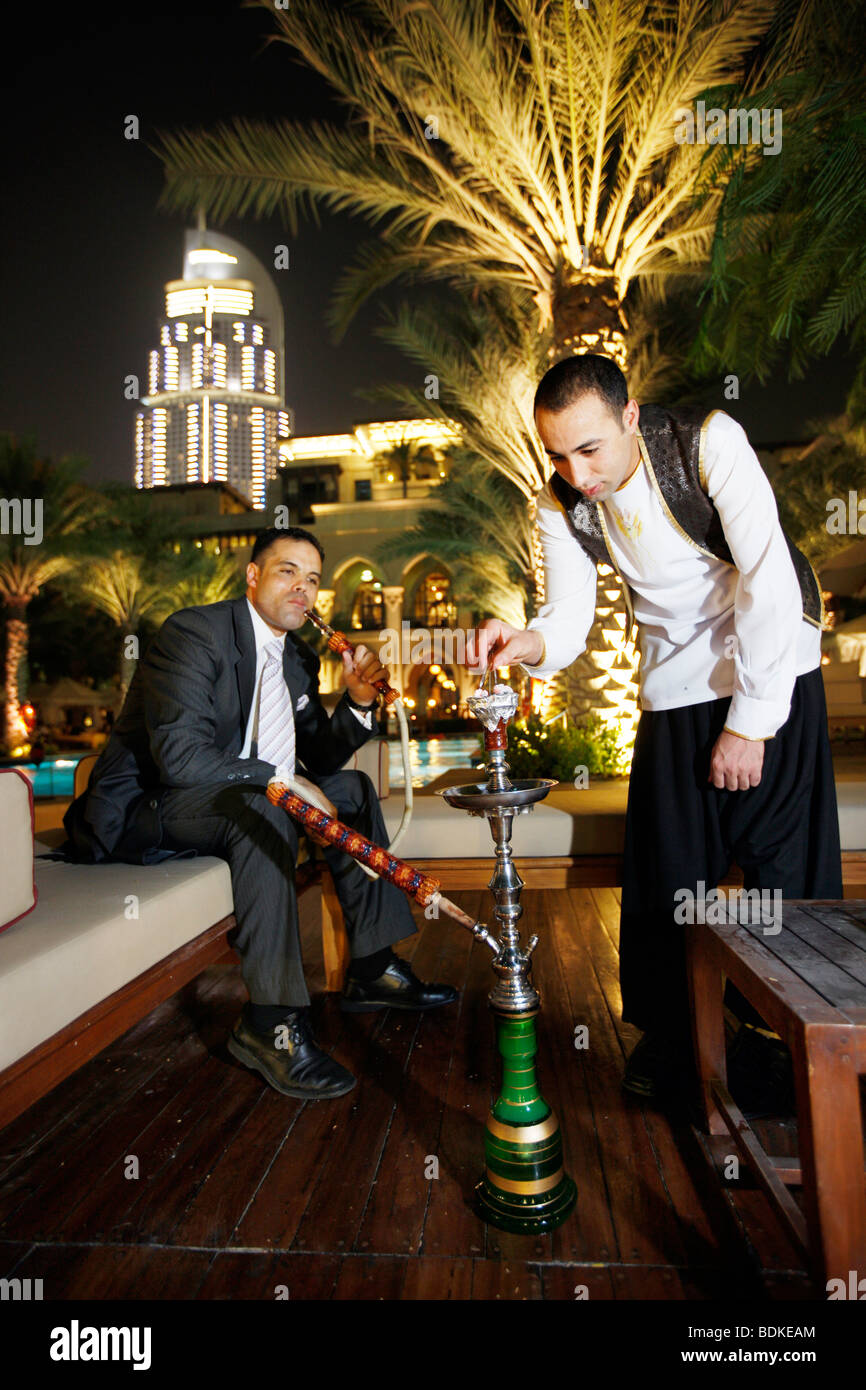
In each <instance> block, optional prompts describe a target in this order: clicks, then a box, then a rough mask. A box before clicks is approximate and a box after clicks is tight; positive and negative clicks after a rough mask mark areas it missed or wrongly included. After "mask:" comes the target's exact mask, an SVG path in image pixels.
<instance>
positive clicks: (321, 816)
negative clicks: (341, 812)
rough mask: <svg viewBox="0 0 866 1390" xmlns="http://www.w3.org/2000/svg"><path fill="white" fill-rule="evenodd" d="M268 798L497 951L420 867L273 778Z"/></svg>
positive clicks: (483, 931)
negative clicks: (430, 904) (320, 808)
mask: <svg viewBox="0 0 866 1390" xmlns="http://www.w3.org/2000/svg"><path fill="white" fill-rule="evenodd" d="M268 800H269V801H272V802H273V804H274V805H275V806H281V807H282V808H283V810H284V811H287V812H288V814H289V815H290V816H291V817H292V818H293V819H294V820H296V821H298V822H300V824H301V825H303V826H304V827H305V828H306V829H307V830H309V832H310V834H311V835H312V836H313V838H314V839H317V840H318V841H319V842H320V843H322V844H326V845H333V846H334V848H335V849H339V850H342V851H343V853H344V854H349V855H351V857H352V858H353V859H357V860H358V862H359V863H360V864H366V865H367V866H368V867H369V868H371V869H373V870H375V872H376V873H377V874H379V876H380V877H381V878H384V879H387V881H388V882H389V883H393V884H394V885H395V886H396V887H397V888H401V889H402V890H403V892H404V893H405V894H406V895H407V896H408V897H410V898H414V900H415V902H417V903H420V904H421V905H422V907H426V906H427V905H428V903H432V902H435V903H436V904H437V907H438V910H439V911H440V912H444V913H445V915H446V916H447V917H452V918H453V919H454V921H455V922H459V923H460V925H461V927H466V929H467V930H468V931H471V932H472V935H473V936H475V937H477V938H478V939H479V940H480V941H486V942H487V944H488V946H489V947H490V948H491V950H492V951H493V952H494V953H496V952H497V951H498V950H499V946H498V943H497V942H496V941H495V939H494V938H493V937H492V936H491V935H490V933H489V932H488V930H487V928H486V927H485V926H484V924H483V923H482V922H478V921H476V920H475V919H474V918H472V917H470V916H469V914H468V913H467V912H464V911H463V909H462V908H460V907H458V906H457V904H456V903H453V902H452V901H451V899H450V898H446V897H444V896H443V895H442V894H441V893H440V892H439V881H438V879H435V878H429V877H428V876H427V875H426V874H422V873H421V871H420V870H419V869H413V867H412V865H411V864H407V863H406V861H405V860H403V859H396V858H395V857H394V855H393V854H389V852H388V850H386V849H383V848H382V846H381V845H376V844H374V843H373V841H372V840H368V839H367V837H366V835H362V834H361V833H360V831H358V830H353V829H352V827H351V826H350V825H344V824H343V822H342V821H339V820H335V819H334V817H333V816H329V815H328V814H327V813H326V812H325V811H320V810H319V809H318V807H316V806H311V805H310V803H309V801H304V799H303V798H302V797H300V796H298V795H297V794H296V793H295V792H293V791H291V790H290V789H289V788H288V787H287V786H286V785H285V784H284V783H282V782H280V781H279V780H278V779H276V778H274V779H273V780H272V781H271V782H269V783H268Z"/></svg>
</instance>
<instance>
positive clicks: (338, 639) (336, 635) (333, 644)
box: [304, 608, 400, 705]
mask: <svg viewBox="0 0 866 1390" xmlns="http://www.w3.org/2000/svg"><path fill="white" fill-rule="evenodd" d="M304 617H305V618H309V620H310V622H311V623H313V624H314V626H315V627H317V628H318V629H319V631H320V632H324V634H325V636H326V637H327V639H328V646H329V647H330V649H331V651H332V652H336V653H337V654H338V655H342V653H343V652H354V650H355V648H354V647H353V646H352V643H351V642H350V641H349V639H348V637H346V635H345V634H344V633H342V632H337V631H336V629H335V628H333V627H329V626H328V624H327V623H326V622H325V620H324V618H320V617H319V615H318V613H314V612H313V609H312V608H305V609H304ZM370 684H371V685H374V686H375V687H376V689H377V690H378V692H379V694H380V695H384V697H385V704H386V705H392V704H393V703H394V701H395V700H399V698H400V692H399V690H395V689H394V687H393V685H389V684H388V682H387V681H386V680H385V679H384V678H383V679H382V680H378V681H371V682H370Z"/></svg>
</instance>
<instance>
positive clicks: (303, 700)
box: [295, 695, 310, 709]
mask: <svg viewBox="0 0 866 1390" xmlns="http://www.w3.org/2000/svg"><path fill="white" fill-rule="evenodd" d="M309 703H310V697H309V695H301V696H299V698H298V703H297V705H296V706H295V708H296V709H306V707H307V705H308V704H309Z"/></svg>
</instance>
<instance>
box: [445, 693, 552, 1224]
mask: <svg viewBox="0 0 866 1390" xmlns="http://www.w3.org/2000/svg"><path fill="white" fill-rule="evenodd" d="M469 707H470V709H471V710H472V712H473V713H474V714H477V715H478V717H479V718H480V719H481V721H482V723H483V724H484V750H485V755H486V767H485V770H486V772H487V781H486V782H470V783H467V784H465V785H463V786H459V787H445V788H443V789H442V791H441V792H440V793H439V795H440V796H442V797H444V799H445V800H446V801H447V802H448V804H449V805H450V806H456V807H458V808H460V809H461V810H464V811H468V812H469V814H470V815H475V816H485V817H486V818H487V821H488V824H489V826H490V831H491V834H492V836H493V842H494V852H495V855H496V865H495V868H494V870H493V876H492V878H491V879H490V882H489V885H488V886H489V888H490V889H491V891H492V893H493V897H494V899H495V903H496V906H495V908H494V916H495V917H496V919H497V921H498V923H499V927H500V932H499V940H498V942H497V946H498V950H497V953H496V955H495V957H494V959H493V961H492V966H493V969H494V971H495V972H496V976H497V980H496V983H495V985H494V986H493V989H492V990H491V991H490V995H489V1003H490V1008H491V1010H492V1012H493V1016H494V1020H495V1026H496V1041H497V1046H498V1049H499V1052H500V1055H501V1057H502V1085H501V1089H500V1092H499V1095H498V1097H497V1099H496V1101H495V1102H494V1104H493V1108H492V1109H491V1111H490V1114H489V1115H488V1117H487V1125H486V1128H485V1134H484V1152H485V1160H486V1168H485V1174H484V1177H483V1178H482V1180H481V1181H480V1182H479V1183H478V1185H477V1186H476V1188H475V1207H476V1210H477V1212H478V1215H479V1216H480V1217H481V1219H482V1220H483V1221H486V1222H488V1223H489V1224H490V1225H492V1226H497V1227H499V1228H500V1229H502V1230H505V1231H516V1232H517V1233H519V1234H521V1235H535V1234H539V1233H541V1232H543V1231H550V1230H553V1229H554V1228H555V1227H557V1226H560V1225H561V1224H562V1222H563V1221H564V1220H565V1219H566V1217H567V1216H568V1214H569V1212H570V1211H571V1209H572V1207H573V1206H574V1204H575V1201H576V1200H577V1189H576V1187H575V1185H574V1182H573V1181H572V1179H571V1178H570V1177H568V1176H567V1175H566V1173H565V1171H564V1169H563V1158H562V1137H561V1134H560V1130H559V1121H558V1119H557V1118H556V1115H555V1114H554V1113H553V1111H552V1109H551V1107H550V1106H549V1105H548V1103H547V1101H546V1100H545V1099H544V1097H543V1096H542V1094H541V1092H540V1090H539V1088H538V1080H537V1077H536V1070H535V1057H536V1053H537V1051H538V1046H537V1035H536V1019H537V1017H538V1011H539V1007H540V1004H541V998H540V995H539V993H538V991H537V990H536V989H535V987H534V986H533V984H532V981H531V978H530V971H531V958H532V952H533V951H534V950H535V947H536V946H537V944H538V937H537V936H532V937H530V939H529V941H528V943H527V946H526V949H525V950H524V948H523V947H522V945H521V941H520V932H519V929H518V925H517V923H518V920H519V918H520V915H521V913H522V911H523V909H522V907H521V905H520V893H521V890H522V889H523V880H522V879H521V877H520V875H519V874H518V872H517V870H516V868H515V867H514V860H513V858H512V851H511V830H512V822H513V820H514V817H515V815H522V814H527V813H528V812H530V811H531V810H532V809H533V807H534V805H535V804H536V802H538V801H541V800H542V799H543V798H544V797H545V796H547V793H548V792H549V790H550V788H551V787H553V786H555V785H556V783H555V781H554V780H553V779H551V778H549V777H538V778H532V779H527V780H521V781H514V782H511V781H510V780H509V778H508V777H507V775H506V774H507V772H508V771H509V768H508V763H507V762H506V761H505V754H506V749H507V747H508V734H507V726H508V721H509V720H510V719H511V718H513V716H514V713H515V710H516V708H517V694H516V692H515V691H513V690H512V689H511V688H510V687H509V686H507V685H497V686H495V687H494V689H493V690H492V691H486V692H485V691H483V690H482V691H479V692H478V694H476V695H473V696H471V697H470V699H469Z"/></svg>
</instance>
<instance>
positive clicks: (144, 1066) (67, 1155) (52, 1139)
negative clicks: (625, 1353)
mask: <svg viewBox="0 0 866 1390" xmlns="http://www.w3.org/2000/svg"><path fill="white" fill-rule="evenodd" d="M211 985H212V987H214V985H215V982H213V981H212V982H211ZM163 1017H164V1016H163ZM175 1049H177V1051H176V1052H175ZM202 1050H203V1049H202V1047H201V1044H200V1043H199V1042H198V1040H197V1039H195V1038H194V1037H193V1038H190V1021H189V1018H188V1016H186V1015H185V1013H184V1012H183V1011H182V1010H181V1009H180V1008H179V1007H178V1005H177V1004H175V1005H174V1006H173V1011H172V1013H170V1014H169V1015H168V1018H167V1020H166V1021H164V1022H162V1023H161V1025H160V1037H159V1042H158V1043H157V1044H156V1046H155V1048H151V1047H149V1046H143V1045H142V1044H141V1043H139V1047H138V1049H137V1051H136V1052H134V1053H133V1054H132V1055H129V1054H127V1053H125V1051H124V1050H123V1049H122V1048H120V1046H119V1045H118V1047H117V1048H114V1049H109V1050H108V1051H107V1052H105V1053H102V1054H101V1055H100V1056H99V1057H98V1058H94V1059H92V1060H91V1061H90V1062H89V1063H88V1064H87V1065H86V1066H85V1067H84V1068H82V1072H81V1074H80V1075H81V1081H80V1084H81V1085H82V1086H84V1087H85V1088H86V1089H85V1093H84V1095H83V1096H82V1097H81V1099H80V1101H79V1103H78V1104H75V1105H72V1106H71V1107H70V1110H69V1113H68V1115H67V1116H63V1115H62V1112H61V1116H60V1120H59V1123H58V1124H57V1125H55V1126H50V1127H49V1128H48V1129H47V1130H46V1131H45V1132H44V1133H43V1134H42V1135H41V1136H39V1138H38V1140H37V1141H36V1142H35V1143H34V1144H33V1145H32V1146H29V1147H28V1148H27V1150H26V1151H25V1152H24V1153H23V1154H22V1155H21V1157H20V1158H19V1160H18V1161H17V1162H16V1163H15V1164H14V1165H11V1166H10V1167H9V1169H8V1170H7V1172H6V1173H5V1175H4V1179H3V1183H2V1188H0V1210H2V1213H3V1216H2V1222H0V1227H2V1228H3V1229H17V1230H19V1231H22V1232H23V1231H24V1230H27V1229H28V1228H30V1227H31V1226H32V1227H33V1228H34V1229H35V1230H37V1231H39V1232H40V1233H42V1234H43V1235H45V1236H48V1235H51V1234H53V1229H54V1228H53V1223H54V1222H55V1221H56V1220H62V1219H63V1218H65V1217H66V1216H68V1215H69V1213H70V1211H71V1209H72V1208H73V1207H74V1205H75V1203H74V1202H72V1201H71V1199H70V1193H71V1192H72V1191H75V1192H76V1195H77V1196H79V1197H84V1196H86V1195H87V1194H89V1193H90V1192H91V1191H92V1189H93V1185H94V1181H95V1179H96V1178H97V1177H98V1174H99V1172H101V1171H103V1167H104V1164H105V1163H106V1162H108V1161H109V1157H110V1156H107V1157H105V1158H103V1154H104V1150H105V1146H106V1143H109V1144H110V1135H111V1133H112V1129H113V1125H114V1123H115V1117H114V1115H113V1113H112V1111H113V1109H114V1108H115V1107H116V1108H117V1110H118V1111H119V1112H122V1110H123V1108H124V1107H125V1106H126V1105H128V1104H129V1103H130V1101H131V1100H132V1099H133V1098H134V1097H136V1095H137V1093H139V1092H141V1093H144V1092H145V1091H146V1089H147V1088H148V1086H149V1085H150V1082H151V1080H153V1081H154V1089H157V1090H158V1086H157V1085H156V1082H157V1080H158V1078H159V1076H160V1075H161V1074H162V1072H163V1069H164V1068H165V1066H166V1056H167V1055H171V1054H172V1053H175V1071H176V1075H175V1080H174V1084H175V1086H176V1085H177V1072H178V1070H180V1071H182V1069H183V1067H184V1066H187V1067H188V1068H190V1070H192V1069H194V1068H195V1067H196V1066H197V1065H198V1061H199V1059H200V1056H201V1054H202ZM70 1085H72V1086H74V1087H75V1089H76V1092H77V1090H78V1085H79V1082H78V1080H77V1078H76V1079H73V1078H70V1079H69V1080H68V1081H67V1082H64V1083H62V1085H61V1086H60V1087H58V1089H57V1091H56V1092H55V1093H54V1094H55V1097H56V1099H55V1100H54V1101H53V1102H52V1104H53V1105H57V1106H58V1107H62V1105H63V1101H64V1098H65V1093H66V1089H67V1087H68V1086H70ZM46 1099H47V1098H46ZM139 1128H140V1127H139ZM136 1132H137V1130H136ZM60 1153H62V1154H63V1161H62V1162H60V1161H59V1159H58V1155H59V1154H60ZM100 1160H101V1161H102V1165H103V1167H100V1166H99V1163H100ZM95 1168H96V1171H94V1170H95ZM79 1173H80V1176H81V1183H80V1189H81V1190H80V1191H79V1189H78V1188H77V1187H74V1186H73V1185H74V1184H75V1183H76V1181H77V1177H78V1174H79Z"/></svg>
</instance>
